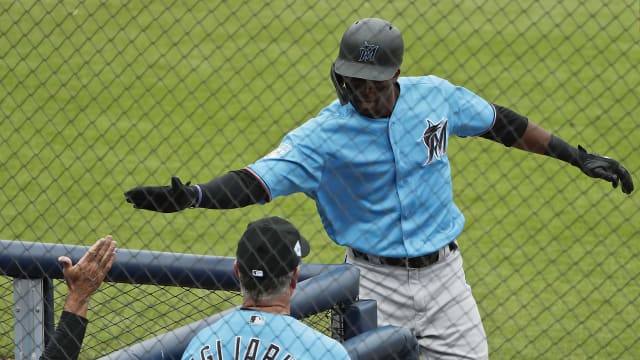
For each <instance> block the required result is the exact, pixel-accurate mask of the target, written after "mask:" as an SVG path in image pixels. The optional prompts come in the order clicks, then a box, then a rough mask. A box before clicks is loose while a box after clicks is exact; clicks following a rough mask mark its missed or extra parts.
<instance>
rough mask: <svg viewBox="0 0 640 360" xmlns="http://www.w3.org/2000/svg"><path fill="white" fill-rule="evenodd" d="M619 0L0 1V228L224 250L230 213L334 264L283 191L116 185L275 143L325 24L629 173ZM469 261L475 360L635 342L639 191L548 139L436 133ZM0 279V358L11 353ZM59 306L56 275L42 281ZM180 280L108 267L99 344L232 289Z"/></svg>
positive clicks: (635, 53)
mask: <svg viewBox="0 0 640 360" xmlns="http://www.w3.org/2000/svg"><path fill="white" fill-rule="evenodd" d="M639 11H640V10H639V4H638V2H637V1H631V0H628V1H615V2H601V1H592V0H587V1H574V0H571V1H561V2H555V1H517V2H515V1H507V0H498V1H480V0H478V1H470V0H461V1H457V0H456V1H448V2H442V1H437V2H436V1H432V2H429V1H423V2H414V1H393V2H388V1H384V2H382V1H349V2H345V1H335V0H326V1H321V2H316V1H295V2H294V1H286V0H278V1H260V2H258V1H236V2H230V1H187V0H185V1H149V0H143V1H132V2H126V1H93V0H91V1H4V0H0V20H1V21H0V31H1V34H2V36H1V37H0V111H1V113H0V116H1V121H2V131H1V132H0V149H1V151H0V174H1V175H0V176H1V183H2V187H1V188H0V201H1V202H2V204H3V206H2V207H1V208H0V214H1V215H0V239H5V240H21V241H27V242H45V243H59V244H69V245H90V244H92V243H93V242H94V241H95V240H96V239H98V238H100V237H102V236H104V235H106V234H112V235H113V236H114V239H116V240H117V241H118V245H119V247H121V248H127V249H141V250H154V251H163V252H179V253H192V254H206V255H220V256H233V253H234V249H235V245H236V241H237V239H238V238H239V236H240V234H241V233H242V232H243V231H244V228H245V226H246V224H247V223H248V222H249V221H251V220H255V219H257V218H260V217H263V216H267V215H279V216H283V217H286V218H288V219H290V220H291V221H292V222H293V223H294V224H295V225H296V226H298V227H299V228H300V229H301V231H302V232H303V234H305V236H306V237H307V238H309V239H311V241H312V242H313V243H312V249H313V250H312V253H311V255H310V257H309V258H308V259H309V260H308V261H309V262H314V263H340V262H342V260H343V257H344V249H343V248H341V247H339V246H337V245H335V244H334V243H332V242H331V240H330V239H329V238H328V237H327V235H326V234H325V232H324V230H323V229H322V226H321V224H320V219H319V217H318V215H317V213H316V209H315V206H314V204H313V202H312V201H311V200H310V199H308V198H307V197H306V196H304V195H302V194H296V195H293V196H290V197H287V198H281V199H276V200H275V201H273V202H272V203H269V204H266V205H262V206H252V207H248V208H244V209H235V210H225V211H214V210H202V209H192V210H191V209H190V210H186V211H183V212H180V213H176V214H159V213H153V212H147V211H140V210H134V209H132V207H131V206H130V204H128V203H126V202H125V199H124V196H123V192H124V191H126V190H128V189H130V188H132V187H134V186H138V185H168V184H169V183H170V178H171V176H172V175H178V176H180V178H181V179H182V180H183V181H185V182H186V181H191V182H192V183H203V182H207V181H209V180H211V179H213V178H214V177H217V176H219V175H221V174H224V173H225V172H227V171H229V170H234V169H239V168H242V167H244V166H245V165H247V164H249V163H251V162H253V161H254V160H256V159H258V158H260V157H261V156H263V155H265V154H267V153H268V152H270V151H271V150H273V149H274V148H275V147H277V145H278V144H279V142H280V140H281V138H282V136H283V135H284V134H286V133H287V132H288V131H289V130H291V129H293V128H295V127H297V126H299V125H301V124H302V123H304V122H305V121H306V120H308V119H310V118H312V117H314V116H315V114H317V113H318V111H319V110H320V109H322V108H323V107H324V106H326V105H328V104H329V103H330V102H331V101H333V100H334V99H335V98H336V95H335V92H334V89H333V85H332V84H331V81H330V78H329V69H330V66H331V63H332V62H333V60H334V59H335V57H336V56H337V52H338V46H339V41H340V38H341V36H342V33H343V32H344V30H345V29H346V28H347V27H348V26H349V25H350V24H351V23H352V22H353V21H355V20H357V19H360V18H364V17H381V18H385V19H387V20H389V21H391V22H392V23H393V24H394V25H396V26H397V27H398V28H399V29H400V30H401V31H402V33H403V36H404V40H405V56H404V63H403V66H402V75H404V76H416V75H426V74H433V75H437V76H440V77H443V78H446V79H448V80H449V81H451V82H452V83H455V84H458V85H462V86H464V87H466V88H468V89H469V90H471V91H473V92H475V93H477V94H479V95H480V96H482V97H484V98H485V99H487V100H488V101H491V102H495V103H497V104H500V105H504V106H507V107H510V108H512V109H514V110H516V111H518V112H519V113H521V114H523V115H526V116H527V117H529V119H531V120H532V121H534V122H536V123H537V124H539V125H541V126H543V127H544V128H546V129H548V130H550V131H552V132H553V133H555V134H556V135H558V136H560V137H562V138H564V139H565V140H567V141H568V142H569V143H571V144H573V145H578V144H581V145H583V146H584V147H585V148H586V149H587V150H589V151H591V152H597V153H600V154H604V155H608V156H610V157H612V158H615V159H617V160H619V161H620V162H621V163H622V164H623V165H625V167H626V168H627V169H628V170H629V171H630V172H631V174H632V175H635V180H636V187H638V186H640V180H638V177H637V174H638V173H639V170H640V161H639V160H638V157H637V156H634V155H637V153H638V151H637V142H638V140H639V139H640V119H638V116H637V114H638V112H639V110H640V105H639V104H640V101H639V100H640V94H639V93H638V88H640V75H639V73H638V65H637V64H639V63H640V48H639V47H638V42H639V35H638V34H640V31H639V30H640V28H639V25H638V18H639ZM448 154H449V158H450V159H451V162H452V167H453V168H452V172H453V174H452V175H453V179H454V192H455V200H456V203H457V205H458V206H459V207H460V208H461V210H462V211H463V213H464V214H465V216H466V230H465V231H464V232H463V234H462V236H461V237H460V238H459V242H460V246H461V251H462V253H463V255H464V259H465V263H466V265H465V269H466V272H467V280H468V282H469V283H470V285H471V286H472V288H473V291H474V294H475V297H476V299H477V301H478V303H479V306H480V310H481V313H482V316H483V318H484V324H485V328H486V330H487V334H488V336H489V346H490V351H491V357H492V358H494V359H512V358H518V359H540V358H548V359H560V358H562V359H569V358H574V359H581V358H601V359H613V358H616V359H632V358H634V356H637V354H638V353H640V340H639V338H638V332H637V329H638V328H639V327H640V308H638V306H637V303H638V301H639V300H640V299H639V296H640V295H639V294H640V291H639V290H640V287H639V286H638V282H639V281H638V280H640V264H639V263H638V260H637V259H638V255H640V242H639V241H638V238H639V237H640V206H639V205H640V200H638V196H637V191H636V192H635V193H633V194H631V195H625V194H623V193H622V192H621V191H620V189H612V188H611V185H610V184H609V183H606V182H604V181H598V180H594V179H591V178H589V177H587V176H584V175H583V174H581V172H580V170H579V169H577V168H575V167H571V166H570V165H568V164H566V163H562V162H560V161H556V160H553V159H550V158H546V157H542V156H535V155H531V154H527V153H524V152H520V151H518V150H515V149H507V148H505V147H503V146H501V145H499V144H496V143H493V142H490V141H486V140H484V139H476V138H465V139H461V138H456V139H452V140H451V142H450V146H449V152H448ZM11 281H12V279H11V278H9V277H3V276H0V332H1V333H3V334H9V336H3V337H2V339H0V357H1V356H12V352H13V343H12V340H11V339H12V337H13V326H14V325H13V318H12V311H11V309H12V307H13V301H14V299H13V295H12V286H11ZM56 284H58V285H59V286H56V303H57V304H58V306H57V307H56V309H57V310H58V311H59V310H60V309H61V301H62V300H63V295H64V293H65V286H64V284H62V283H59V282H58V281H56ZM235 303H236V302H234V301H229V300H227V299H226V298H218V297H217V296H216V295H215V294H211V292H208V291H201V290H198V289H179V288H178V289H174V288H171V289H168V288H163V287H153V286H133V285H132V286H123V285H117V286H116V285H111V284H105V286H104V287H103V289H101V290H100V292H99V293H98V294H97V295H96V296H95V297H94V300H92V307H91V310H90V312H91V313H92V314H94V315H91V318H92V319H91V324H90V325H89V330H88V336H87V338H86V340H85V347H84V348H83V355H82V356H85V357H86V358H87V359H91V358H96V357H98V356H100V355H103V354H106V353H109V352H111V351H114V350H116V349H118V348H121V347H123V346H126V345H129V344H132V343H135V342H139V341H141V340H143V339H146V338H149V337H152V336H154V335H157V334H160V333H163V332H165V331H167V330H169V329H172V328H174V327H177V326H178V325H181V324H185V323H189V322H191V321H195V320H197V319H200V318H203V317H205V316H208V315H210V314H212V313H215V312H217V311H220V309H223V308H225V307H228V306H231V305H233V304H235Z"/></svg>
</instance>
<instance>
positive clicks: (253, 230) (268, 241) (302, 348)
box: [182, 217, 349, 360]
mask: <svg viewBox="0 0 640 360" xmlns="http://www.w3.org/2000/svg"><path fill="white" fill-rule="evenodd" d="M308 253H309V243H308V242H307V240H305V239H304V238H303V237H302V236H301V235H300V233H299V232H298V230H296V228H295V227H294V226H293V225H292V224H291V223H290V222H288V221H287V220H285V219H282V218H280V217H268V218H264V219H260V220H257V221H254V222H252V223H249V225H248V226H247V229H246V231H245V232H244V234H243V235H242V237H241V238H240V242H239V243H238V248H237V254H236V262H235V264H234V271H235V274H236V276H238V279H239V280H240V288H241V290H242V296H243V298H242V307H241V308H240V309H239V310H237V311H234V312H232V313H230V314H228V315H226V316H224V317H222V318H221V319H219V320H218V321H216V322H215V323H214V324H212V325H210V326H208V327H207V328H205V329H203V330H201V331H200V332H199V333H198V334H197V335H196V336H195V337H194V338H193V339H192V340H191V342H190V343H189V345H188V346H187V349H186V350H185V352H184V353H183V355H182V359H183V360H201V359H202V360H204V359H220V360H221V359H230V360H233V359H238V360H240V359H272V360H295V359H318V360H320V359H336V360H345V359H349V355H348V354H347V351H346V350H345V348H344V347H343V346H342V345H341V344H340V343H339V342H337V341H336V340H334V339H332V338H330V337H328V336H326V335H323V334H322V333H320V332H318V331H317V330H315V329H313V328H311V327H309V326H307V325H305V324H303V323H302V322H300V321H298V320H296V319H294V318H292V317H291V316H289V307H290V303H291V296H292V295H293V291H294V290H295V288H296V285H297V282H298V274H299V269H300V268H299V266H298V265H299V264H300V258H302V257H304V256H306V255H307V254H308Z"/></svg>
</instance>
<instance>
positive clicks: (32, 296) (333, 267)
mask: <svg viewBox="0 0 640 360" xmlns="http://www.w3.org/2000/svg"><path fill="white" fill-rule="evenodd" d="M88 248H89V247H86V246H75V245H72V246H69V245H61V244H50V243H33V242H23V241H15V240H0V275H3V276H7V277H11V278H13V281H12V283H13V292H14V304H13V312H14V344H15V358H16V359H31V358H38V357H39V356H40V354H41V353H42V351H43V350H44V346H45V344H46V342H47V341H48V339H49V337H50V336H51V334H52V333H53V331H54V328H55V321H56V320H57V318H56V315H55V314H56V313H57V312H56V311H55V309H54V285H53V281H52V279H62V278H63V273H62V267H61V266H60V265H59V264H58V262H57V258H58V257H59V256H62V255H66V256H69V257H70V258H71V259H72V260H73V261H74V263H75V262H77V261H78V260H79V259H80V258H81V257H82V255H83V254H84V253H85V252H86V251H87V250H88ZM233 261H234V259H233V258H230V257H219V256H205V255H195V254H181V253H168V252H156V251H140V250H129V249H118V254H117V260H116V262H115V263H114V264H113V267H112V268H111V270H110V271H109V273H108V274H107V277H106V279H105V281H106V282H114V283H125V284H142V285H157V286H179V287H190V288H199V289H209V290H228V291H237V290H239V284H238V281H237V279H236V278H235V276H234V275H233V272H232V270H231V269H232V268H233V266H232V265H233ZM358 285H359V271H358V269H357V268H355V267H353V266H351V265H348V264H302V266H301V274H300V283H299V285H298V288H297V289H296V292H295V293H294V296H293V298H292V302H291V315H292V316H294V317H296V318H298V319H303V318H306V317H309V316H312V315H314V314H318V313H321V312H326V311H330V312H331V324H330V331H331V336H332V337H334V338H336V339H338V340H339V341H341V342H343V344H344V345H345V347H346V348H347V350H348V351H349V353H350V355H351V356H352V358H353V359H382V358H402V359H405V358H406V359H411V358H414V357H416V356H417V355H416V354H417V342H416V341H415V338H414V337H413V335H412V334H411V332H409V331H408V330H407V329H403V328H396V327H390V326H387V327H382V328H378V327H377V318H376V303H375V301H373V300H368V299H359V298H358ZM232 310H233V308H232V309H229V310H226V311H232ZM223 314H224V312H222V313H218V314H214V315H212V316H210V317H207V318H204V319H202V320H200V321H197V322H194V323H191V324H188V325H185V326H181V327H178V328H176V329H174V330H171V331H169V332H166V333H164V334H160V335H157V336H155V337H152V338H150V339H147V340H145V341H142V342H140V343H137V344H134V345H131V346H127V347H125V348H122V349H117V350H116V351H114V352H112V353H109V354H103V355H104V356H103V357H102V359H179V358H180V356H181V354H182V352H183V350H184V348H185V347H186V345H187V343H188V341H189V339H190V338H191V337H192V336H193V335H195V333H196V332H197V331H199V330H200V329H201V328H203V327H204V326H206V325H208V324H210V323H211V322H213V321H216V320H217V319H219V318H220V317H221V316H222V315H223Z"/></svg>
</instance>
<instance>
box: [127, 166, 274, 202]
mask: <svg viewBox="0 0 640 360" xmlns="http://www.w3.org/2000/svg"><path fill="white" fill-rule="evenodd" d="M124 195H125V198H126V200H127V202H129V203H131V204H133V207H134V208H136V209H145V210H151V211H158V212H163V213H173V212H177V211H181V210H184V209H187V208H193V207H201V208H207V209H235V208H240V207H244V206H248V205H252V204H257V203H261V202H266V201H269V195H268V192H267V190H266V189H265V188H264V186H263V185H262V183H261V182H260V181H259V180H258V179H257V178H256V177H255V176H254V175H252V174H251V173H249V172H248V171H246V170H235V171H230V172H228V173H226V174H224V175H222V176H220V177H218V178H215V179H213V180H211V181H209V182H208V183H204V184H198V185H190V184H189V183H187V184H183V183H182V182H181V181H180V179H179V178H178V177H175V176H174V177H173V178H172V180H171V186H138V187H135V188H133V189H131V190H128V191H127V192H125V193H124Z"/></svg>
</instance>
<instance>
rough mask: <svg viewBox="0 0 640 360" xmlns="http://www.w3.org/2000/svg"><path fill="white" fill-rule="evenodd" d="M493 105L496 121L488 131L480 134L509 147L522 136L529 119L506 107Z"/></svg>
mask: <svg viewBox="0 0 640 360" xmlns="http://www.w3.org/2000/svg"><path fill="white" fill-rule="evenodd" d="M493 106H494V107H495V109H496V121H495V123H494V124H493V126H492V127H491V129H489V131H487V132H485V133H484V134H481V135H480V136H482V137H483V138H485V139H489V140H493V141H497V142H499V143H501V144H503V145H504V146H507V147H510V146H511V145H513V144H514V143H515V142H516V141H517V140H518V139H520V137H522V134H524V131H525V130H526V129H527V125H528V124H529V119H527V118H526V117H524V116H522V115H520V114H518V113H517V112H515V111H513V110H511V109H508V108H506V107H503V106H500V105H496V104H493Z"/></svg>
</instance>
